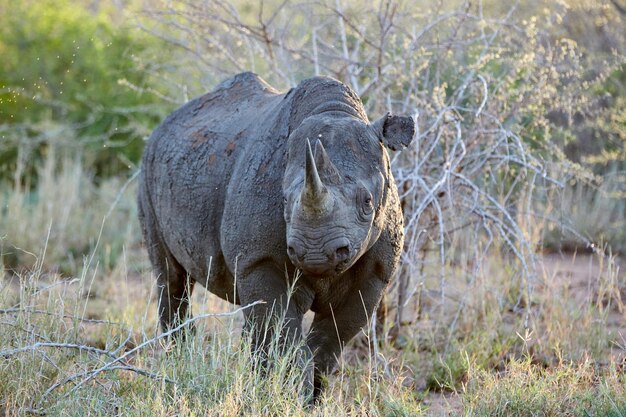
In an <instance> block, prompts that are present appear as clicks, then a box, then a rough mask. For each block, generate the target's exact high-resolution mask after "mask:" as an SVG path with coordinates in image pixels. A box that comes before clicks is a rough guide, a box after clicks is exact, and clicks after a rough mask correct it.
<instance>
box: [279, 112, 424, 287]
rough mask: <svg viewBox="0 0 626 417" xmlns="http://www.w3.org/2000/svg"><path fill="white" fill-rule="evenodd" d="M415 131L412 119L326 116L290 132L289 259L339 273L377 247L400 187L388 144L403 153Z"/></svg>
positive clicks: (316, 271) (286, 183)
mask: <svg viewBox="0 0 626 417" xmlns="http://www.w3.org/2000/svg"><path fill="white" fill-rule="evenodd" d="M414 131H415V125H414V122H413V120H412V119H411V118H410V117H396V116H391V115H386V116H384V117H383V118H382V119H380V120H378V121H377V122H375V123H373V124H368V123H366V122H364V121H362V120H359V119H356V118H352V117H332V116H330V115H324V114H322V115H317V116H312V117H309V118H308V119H306V120H304V121H303V122H302V124H301V125H300V127H298V129H296V130H295V131H294V132H292V134H291V135H290V137H289V144H288V162H287V169H286V171H285V178H284V180H283V196H284V208H285V211H284V216H285V221H286V224H287V254H288V256H289V258H290V259H291V261H292V262H293V264H294V265H295V266H296V267H298V268H300V269H302V270H303V271H304V272H306V273H309V274H313V275H325V276H327V275H337V274H341V273H342V272H344V271H346V270H347V269H348V268H350V267H351V266H352V265H354V263H355V262H356V261H357V260H358V259H359V257H360V256H361V255H363V254H364V253H365V252H366V251H367V250H368V249H370V248H371V247H372V246H373V244H374V243H375V242H376V240H377V239H378V237H379V236H380V233H381V230H382V227H383V226H384V222H385V219H386V212H387V210H389V209H390V208H389V207H388V198H387V197H388V189H389V187H390V186H395V185H394V184H393V178H392V176H391V171H390V168H389V157H388V155H387V152H386V151H385V149H384V147H383V145H385V146H387V147H389V148H391V149H400V148H403V147H405V146H407V145H408V144H409V143H410V142H411V140H412V138H413V135H414Z"/></svg>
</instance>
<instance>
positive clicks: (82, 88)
mask: <svg viewBox="0 0 626 417" xmlns="http://www.w3.org/2000/svg"><path fill="white" fill-rule="evenodd" d="M625 20H626V5H623V3H620V2H619V1H618V0H614V1H613V2H604V3H600V2H594V1H585V0H568V1H565V0H562V1H558V2H546V1H544V0H532V1H528V2H519V3H516V4H509V3H506V2H496V1H490V0H484V1H480V2H477V3H474V2H471V3H470V2H460V1H459V2H435V3H433V2H421V1H418V2H402V1H392V0H388V1H385V0H383V1H380V2H376V3H375V4H370V3H367V2H362V1H357V0H328V1H321V2H314V3H310V2H300V1H274V0H266V1H264V2H260V3H257V2H246V1H240V0H231V1H221V0H212V1H185V0H180V1H175V2H170V1H167V2H166V1H164V2H156V3H155V2H146V3H145V4H144V3H141V2H139V1H134V2H133V1H129V2H106V1H100V2H88V1H78V2H76V1H73V2H69V1H67V0H46V1H43V2H41V1H38V2H35V1H30V0H26V1H22V2H12V1H9V0H0V55H1V56H2V64H0V260H1V262H0V263H1V264H2V266H3V268H2V272H0V356H1V357H2V358H3V359H2V361H1V362H0V411H3V412H4V413H5V414H6V415H23V414H29V413H34V414H49V415H85V414H96V415H115V414H122V415H127V414H129V413H131V414H134V415H144V414H148V413H150V414H156V415H241V414H244V415H276V414H278V415H304V414H319V415H342V414H353V415H385V416H396V415H398V416H399V415H421V414H424V415H448V414H453V415H457V414H464V415H615V416H621V415H626V391H625V390H624V387H625V386H626V385H625V384H626V374H625V370H624V357H626V340H625V337H626V317H625V314H626V313H625V312H624V305H623V302H624V300H625V297H626V279H625V277H624V274H623V272H621V271H620V265H621V258H620V256H621V255H622V254H623V253H624V251H626V234H625V232H624V231H625V230H626V228H625V227H624V226H625V225H624V219H625V214H626V212H625V211H626V195H625V192H626V189H625V179H626V177H625V174H624V169H625V162H626V87H625V85H626V61H625V60H624V51H626V33H625V32H624V27H626V24H625ZM244 70H252V71H255V72H257V73H258V74H260V75H261V76H262V77H263V78H265V79H266V80H268V81H269V82H270V83H271V84H273V85H274V86H276V87H277V88H280V89H283V90H286V89H288V88H289V87H292V86H294V85H296V84H297V83H298V82H299V81H300V80H302V79H304V78H306V77H309V76H312V75H317V74H320V75H330V76H333V77H335V78H338V79H340V80H342V81H343V82H345V83H346V84H348V85H350V86H351V87H352V88H353V89H354V90H355V91H356V92H357V93H358V94H359V95H360V96H361V97H362V99H363V101H364V103H365V106H366V109H367V111H368V114H369V115H370V118H376V117H378V116H380V115H381V114H383V113H384V112H386V111H393V112H395V113H399V114H411V115H413V116H414V117H415V118H416V120H417V123H418V127H419V128H418V133H417V137H416V140H415V141H414V144H413V145H412V146H411V148H410V149H409V150H407V151H405V152H403V153H401V154H397V155H393V156H392V158H393V168H394V174H395V177H396V179H397V181H398V183H399V187H400V191H401V195H402V200H403V207H404V210H405V216H406V222H405V223H406V228H407V230H406V232H407V242H406V247H405V252H404V256H403V263H402V268H401V270H400V271H399V273H398V276H397V279H396V280H395V283H394V285H393V287H392V288H390V289H389V291H388V293H387V295H386V298H385V300H384V302H383V303H382V304H381V307H380V308H379V311H378V312H377V317H375V318H374V319H373V321H372V325H371V326H370V327H369V328H368V329H364V331H363V333H362V334H361V335H360V336H359V337H358V338H357V339H356V340H355V341H354V342H353V343H351V345H350V347H349V348H348V349H346V352H345V357H344V358H343V360H342V366H341V369H340V372H338V374H337V375H335V376H333V377H332V378H331V388H330V390H329V393H328V395H327V397H326V398H325V399H324V400H323V401H322V404H321V405H320V406H319V407H318V408H317V409H315V410H306V409H304V408H302V406H301V401H300V400H301V399H300V398H299V397H298V395H297V394H295V393H296V392H299V391H300V387H301V384H302V375H301V371H299V370H298V369H295V368H292V367H290V366H289V363H290V358H289V357H288V358H276V366H275V367H274V368H273V369H272V371H271V373H270V375H269V376H267V377H262V376H260V375H258V374H256V373H255V371H254V368H253V367H252V365H251V364H252V362H253V361H254V359H253V358H250V357H249V355H248V352H249V349H247V348H246V343H247V340H245V338H242V339H240V338H239V337H236V336H233V334H238V332H237V330H238V329H239V328H240V326H241V323H240V320H241V318H240V315H237V314H234V313H232V314H231V313H224V312H230V311H232V309H233V307H231V306H227V305H225V304H223V303H221V302H219V301H217V300H215V299H214V298H212V296H210V295H208V294H206V292H203V291H196V293H197V294H196V298H195V300H194V304H195V306H194V310H195V311H196V312H199V313H200V319H199V320H198V323H197V324H198V325H199V326H200V331H199V332H198V333H197V334H196V336H195V337H194V338H193V340H191V341H190V342H189V343H187V344H185V345H184V346H177V347H172V346H168V345H167V343H166V342H165V339H164V338H162V337H161V336H160V335H159V334H158V331H157V328H156V320H155V317H154V315H155V310H156V307H155V305H154V304H155V299H154V292H153V288H152V284H153V280H152V279H151V276H150V268H149V263H148V262H147V256H146V254H145V250H144V249H143V248H141V242H140V235H139V231H138V224H137V221H136V208H135V203H134V193H135V184H134V181H133V179H134V174H135V173H136V172H137V170H138V169H139V160H140V155H141V150H142V147H143V143H144V140H145V139H146V138H147V136H148V135H149V134H150V132H151V131H152V129H153V128H154V127H155V126H156V124H157V123H158V122H159V121H160V120H161V119H162V117H163V116H164V115H166V114H167V113H168V112H169V111H171V110H173V109H174V108H175V107H176V106H178V105H179V104H182V103H183V102H185V101H187V100H188V99H189V98H191V97H193V96H196V95H199V94H202V93H204V92H205V91H207V90H209V89H211V88H213V86H214V85H215V84H216V83H217V82H219V81H220V80H222V79H223V78H226V77H228V76H230V75H232V74H233V73H235V72H239V71H244ZM564 253H567V254H568V255H564ZM576 253H578V255H575V254H576ZM574 255H575V256H574ZM202 314H204V316H203V315H202ZM214 314H226V315H225V316H223V317H224V318H223V319H219V320H218V318H217V317H215V316H214ZM293 354H294V355H295V354H296V353H295V352H294V353H293ZM291 360H295V359H293V358H291ZM0 414H2V413H1V412H0Z"/></svg>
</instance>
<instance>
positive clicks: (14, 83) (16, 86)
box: [0, 0, 163, 175]
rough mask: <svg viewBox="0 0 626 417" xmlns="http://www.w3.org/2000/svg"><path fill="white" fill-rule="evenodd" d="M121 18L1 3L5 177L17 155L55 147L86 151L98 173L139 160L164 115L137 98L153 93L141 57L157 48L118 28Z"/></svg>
mask: <svg viewBox="0 0 626 417" xmlns="http://www.w3.org/2000/svg"><path fill="white" fill-rule="evenodd" d="M119 13H121V11H120V10H117V11H116V10H115V9H114V8H112V7H109V8H106V7H101V8H96V10H94V8H93V7H90V6H89V4H88V3H87V2H76V1H69V0H46V1H30V0H27V1H20V2H15V1H11V0H0V55H1V56H2V63H1V64H0V126H1V129H0V135H1V138H2V141H0V169H4V170H5V172H4V173H5V175H6V173H7V171H10V170H13V169H15V163H16V158H17V153H18V152H17V150H18V147H20V146H21V147H25V148H26V153H27V154H28V156H30V155H32V153H31V152H32V151H38V152H37V153H40V152H41V151H42V149H43V148H45V145H46V144H48V143H51V142H57V143H62V144H64V145H66V146H70V147H72V148H75V147H77V146H78V147H87V149H88V150H89V155H90V156H91V158H92V160H91V161H88V162H89V164H90V165H93V166H94V168H95V170H96V171H97V172H98V173H104V174H114V173H118V172H119V171H120V169H121V168H124V167H127V166H128V160H130V161H132V162H136V161H137V160H138V159H139V157H140V153H141V150H142V149H143V140H142V139H143V138H144V137H145V136H147V135H148V133H149V131H150V129H151V128H152V127H153V126H154V125H155V123H156V122H157V121H158V119H159V116H160V115H161V114H162V113H163V109H162V106H160V104H159V101H158V100H157V99H156V97H155V96H153V95H151V94H142V93H141V92H138V91H137V90H141V89H146V88H148V87H149V84H150V79H149V76H148V72H147V68H146V64H144V63H142V60H141V56H142V54H145V53H147V52H148V51H149V48H150V46H151V45H152V44H154V42H153V40H151V39H149V38H147V37H146V36H145V35H143V34H142V33H141V32H139V31H138V30H136V29H135V30H133V29H130V28H128V27H126V26H124V25H121V24H119V23H117V22H116V20H117V19H116V14H119ZM128 85H132V86H134V87H135V88H129V86H128ZM122 155H123V157H121V158H120V156H122Z"/></svg>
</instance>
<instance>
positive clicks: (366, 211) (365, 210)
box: [357, 188, 374, 216]
mask: <svg viewBox="0 0 626 417" xmlns="http://www.w3.org/2000/svg"><path fill="white" fill-rule="evenodd" d="M357 199H358V201H359V206H360V208H361V214H362V215H364V216H369V215H370V214H372V212H373V211H374V205H373V204H372V194H370V192H369V191H367V190H366V189H365V188H361V189H360V190H359V193H358V197H357Z"/></svg>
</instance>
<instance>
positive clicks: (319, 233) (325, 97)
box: [138, 73, 415, 397]
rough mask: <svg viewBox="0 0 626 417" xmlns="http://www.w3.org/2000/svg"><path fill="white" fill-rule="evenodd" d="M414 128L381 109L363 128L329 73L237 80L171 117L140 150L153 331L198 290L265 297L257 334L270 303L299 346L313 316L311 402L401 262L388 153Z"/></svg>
mask: <svg viewBox="0 0 626 417" xmlns="http://www.w3.org/2000/svg"><path fill="white" fill-rule="evenodd" d="M414 130H415V125H414V122H413V120H412V119H411V118H410V117H398V116H392V115H390V114H387V115H386V116H383V117H382V118H381V119H379V120H377V121H376V122H374V123H371V124H370V123H369V121H368V118H367V116H366V114H365V111H364V109H363V105H362V103H361V100H360V99H359V97H358V96H357V95H356V94H355V93H354V92H353V91H352V90H351V89H350V88H348V87H347V86H345V85H344V84H342V83H341V82H339V81H336V80H334V79H331V78H326V77H315V78H311V79H308V80H305V81H303V82H301V83H300V85H298V86H297V87H295V88H293V89H291V90H289V92H287V93H285V94H280V93H279V92H277V91H276V90H274V89H273V88H272V87H270V86H269V85H268V84H267V83H266V82H265V81H263V80H262V79H261V78H259V77H258V76H256V75H254V74H252V73H243V74H239V75H236V76H234V77H233V78H230V79H228V80H226V81H224V82H222V83H221V84H220V85H219V86H218V87H217V88H216V89H215V90H214V91H212V92H210V93H208V94H205V95H203V96H201V97H198V98H196V99H194V100H192V101H190V102H189V103H187V104H185V105H184V106H182V107H181V108H180V109H178V110H176V111H175V112H173V113H172V114H171V115H169V116H168V117H167V118H166V119H165V121H164V122H163V123H161V125H160V126H159V127H158V128H157V129H156V130H155V131H154V133H153V134H152V136H151V138H150V140H149V142H148V144H147V146H146V149H145V153H144V156H143V165H142V171H141V177H140V183H139V198H138V201H139V219H140V222H141V225H142V229H143V235H144V239H145V243H146V246H147V249H148V252H149V254H150V260H151V263H152V265H153V267H154V271H155V274H156V276H157V283H158V288H159V304H158V314H159V317H160V323H161V326H162V328H163V329H167V328H171V327H172V326H174V325H176V324H178V323H180V322H181V320H182V319H184V317H185V315H187V314H190V312H189V311H188V305H189V296H190V292H191V290H192V289H193V286H194V283H196V282H199V283H200V284H202V285H203V286H204V287H206V288H207V289H208V290H209V291H211V292H212V293H214V294H216V295H218V296H219V297H221V298H223V299H226V300H228V301H231V302H233V303H237V304H241V305H247V304H249V303H252V302H254V301H257V300H265V301H266V303H265V304H257V305H255V306H254V307H253V308H250V309H248V310H246V312H245V316H246V319H247V322H248V323H249V325H250V326H251V327H252V329H253V330H254V329H256V330H259V329H260V328H261V326H262V319H263V318H265V317H267V316H268V314H269V312H270V311H271V309H272V307H273V306H274V307H276V306H278V307H279V308H280V309H281V311H282V312H283V313H284V314H285V315H286V318H287V321H286V323H287V324H286V326H287V330H288V333H289V334H291V335H292V336H294V335H295V336H296V337H300V335H301V332H302V330H301V325H302V317H303V315H304V313H305V312H307V311H308V310H312V311H313V312H314V313H315V317H314V320H313V323H312V327H311V330H310V332H309V334H308V337H307V341H306V344H307V346H308V347H309V348H310V351H311V352H312V354H313V363H314V366H315V368H314V369H315V372H314V397H317V396H319V394H320V392H321V389H322V381H323V375H324V374H327V373H329V372H331V371H332V370H333V369H334V367H335V366H336V363H337V357H338V356H339V355H340V352H341V349H342V345H343V344H345V343H346V342H348V341H349V340H350V339H351V338H352V337H354V336H355V335H356V334H357V333H358V332H359V331H360V329H362V328H363V327H364V326H366V325H367V319H368V317H371V315H372V312H373V311H374V309H375V308H376V306H377V304H378V302H379V301H380V298H381V296H382V294H383V291H384V290H385V287H386V286H387V284H388V283H389V280H390V278H391V276H392V275H393V273H394V270H395V268H396V266H397V264H398V261H399V258H400V252H401V250H402V245H403V219H402V211H401V208H400V204H399V200H398V193H397V187H396V185H395V182H394V179H393V176H392V174H391V169H390V166H389V156H388V154H387V151H386V150H385V146H386V147H388V148H391V149H394V150H398V149H401V148H403V147H405V146H407V145H408V144H409V143H410V142H411V140H412V138H413V136H414ZM297 269H299V270H300V271H301V275H300V276H299V278H298V279H297V282H295V284H294V282H293V281H294V277H295V276H296V275H298V274H296V270H297ZM290 286H292V287H293V288H292V289H293V292H292V294H291V297H290V298H289V299H288V298H287V293H288V290H289V288H290ZM254 334H255V333H254V332H253V335H254ZM253 337H255V336H253ZM256 337H257V338H260V336H259V333H258V332H257V333H256ZM255 343H256V344H257V346H258V344H259V343H261V342H260V340H256V341H255Z"/></svg>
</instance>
